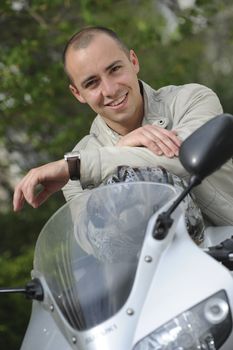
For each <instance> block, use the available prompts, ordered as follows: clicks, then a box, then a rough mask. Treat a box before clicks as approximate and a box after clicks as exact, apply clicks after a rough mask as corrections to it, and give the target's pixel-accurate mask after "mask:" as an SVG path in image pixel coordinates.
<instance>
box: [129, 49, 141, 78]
mask: <svg viewBox="0 0 233 350" xmlns="http://www.w3.org/2000/svg"><path fill="white" fill-rule="evenodd" d="M129 55H130V56H129V59H130V62H131V63H132V65H133V68H134V70H135V72H136V74H138V72H139V70H140V66H139V61H138V58H137V55H136V53H135V52H134V50H130V52H129Z"/></svg>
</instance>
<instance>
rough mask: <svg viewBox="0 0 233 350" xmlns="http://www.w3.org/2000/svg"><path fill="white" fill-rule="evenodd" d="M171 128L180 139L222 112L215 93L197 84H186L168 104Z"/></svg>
mask: <svg viewBox="0 0 233 350" xmlns="http://www.w3.org/2000/svg"><path fill="white" fill-rule="evenodd" d="M170 109H171V115H172V116H173V129H175V130H176V131H177V133H178V135H179V136H180V138H181V139H182V140H184V139H185V138H186V137H188V136H189V135H190V134H191V133H192V132H193V131H195V130H196V129H197V128H199V127H200V126H201V125H203V124H204V123H205V122H207V121H208V120H209V119H211V118H213V117H215V116H216V115H219V114H221V113H222V112H223V110H222V106H221V104H220V101H219V99H218V97H217V95H216V94H215V93H214V92H213V91H212V90H211V89H209V88H207V87H206V86H203V85H199V84H186V85H184V86H183V87H182V88H181V89H180V90H179V92H178V94H177V96H176V97H175V98H174V99H173V101H171V104H170Z"/></svg>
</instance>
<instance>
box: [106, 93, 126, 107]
mask: <svg viewBox="0 0 233 350" xmlns="http://www.w3.org/2000/svg"><path fill="white" fill-rule="evenodd" d="M125 97H126V95H124V96H121V97H120V98H118V99H117V100H116V101H114V102H112V103H109V106H112V107H115V106H118V105H119V104H121V103H122V102H123V101H124V99H125Z"/></svg>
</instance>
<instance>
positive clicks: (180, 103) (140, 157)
mask: <svg viewBox="0 0 233 350" xmlns="http://www.w3.org/2000/svg"><path fill="white" fill-rule="evenodd" d="M64 67H65V71H66V73H67V75H68V77H69V79H70V85H69V88H70V91H71V92H72V94H73V95H74V96H75V98H76V99H77V100H78V101H79V102H81V103H87V104H88V105H89V106H90V107H91V108H92V109H93V110H94V111H95V112H96V113H97V114H98V115H97V117H96V118H95V120H94V122H93V124H92V127H91V130H90V134H89V135H87V136H86V137H84V139H82V140H81V141H80V142H79V143H78V145H77V146H76V147H75V149H74V151H78V153H75V154H73V156H74V157H72V156H71V157H70V155H68V156H66V160H67V161H66V160H59V161H57V162H53V163H50V164H47V165H44V166H42V167H39V168H36V169H32V170H31V171H29V173H28V174H27V175H26V176H25V177H24V178H23V179H22V181H21V182H20V183H19V185H18V186H17V187H16V189H15V194H14V201H13V202H14V210H15V211H17V210H20V209H21V208H22V206H23V203H24V201H25V200H26V201H27V202H28V203H29V204H31V205H32V206H33V207H38V206H39V205H40V204H41V203H42V202H43V201H45V200H46V199H47V198H48V197H49V196H50V195H51V194H52V193H54V192H55V191H57V190H59V189H61V188H62V187H63V186H64V185H66V186H65V187H64V188H63V192H64V195H65V197H66V199H67V200H70V199H71V198H73V197H74V196H75V195H77V194H80V193H81V192H82V191H83V190H88V189H91V188H93V187H97V186H98V185H99V184H100V183H101V182H102V181H103V180H104V179H106V178H107V177H108V176H109V175H110V174H112V173H113V172H114V171H115V170H116V168H117V166H119V165H128V166H153V167H155V166H163V167H165V168H166V169H168V170H169V171H171V172H173V173H175V174H176V175H178V176H181V177H183V178H185V177H187V173H186V172H185V170H184V169H183V167H182V165H181V164H180V162H179V159H178V157H177V156H178V154H179V147H180V144H181V142H182V140H184V139H185V138H186V137H187V136H188V135H189V134H191V133H192V132H193V131H194V130H195V129H197V128H198V127H199V126H201V125H202V124H204V123H205V122H206V121H208V120H209V119H210V118H212V117H214V116H216V115H218V114H220V113H222V107H221V105H220V102H219V100H218V98H217V96H216V95H215V94H214V93H213V91H211V90H210V89H208V88H206V87H204V86H201V85H198V84H187V85H184V86H168V87H164V88H162V89H160V90H158V91H156V90H153V89H152V88H151V87H150V86H149V85H147V84H145V83H144V82H142V81H139V80H138V73H139V62H138V58H137V56H136V54H135V52H134V51H133V50H128V49H127V48H126V47H125V45H124V44H123V43H122V42H121V40H120V39H119V38H118V37H117V36H116V34H115V33H114V32H112V31H110V30H109V29H106V28H102V27H92V28H86V29H83V30H82V31H80V32H79V33H76V34H75V35H74V36H73V37H72V38H71V39H70V41H69V42H68V44H67V46H66V48H65V51H64ZM67 163H68V164H67ZM231 174H232V164H231V163H230V162H228V163H227V164H226V165H224V166H223V167H222V169H221V170H219V171H217V172H216V173H215V174H213V175H211V176H210V177H209V178H208V179H207V180H205V181H204V182H203V184H202V185H200V186H199V187H198V188H197V189H196V190H195V192H196V197H197V201H198V203H199V205H200V207H201V209H202V211H203V213H204V214H205V215H206V216H207V218H208V219H209V220H211V221H212V222H213V223H214V224H216V225H228V224H229V225H231V224H233V219H232V215H231V206H232V204H233V192H232V189H233V186H232V185H233V180H232V176H231ZM69 178H71V180H70V181H69V182H68V180H69ZM67 182H68V183H67ZM38 184H42V185H43V190H42V191H41V192H40V193H39V194H38V195H35V188H36V186H37V185H38Z"/></svg>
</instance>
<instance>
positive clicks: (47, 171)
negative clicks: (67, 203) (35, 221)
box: [13, 159, 69, 211]
mask: <svg viewBox="0 0 233 350" xmlns="http://www.w3.org/2000/svg"><path fill="white" fill-rule="evenodd" d="M68 180H69V170H68V166H67V163H66V161H65V160H63V159H62V160H58V161H56V162H52V163H48V164H46V165H43V166H40V167H38V168H35V169H32V170H30V171H29V172H28V173H27V175H26V176H25V177H24V178H23V179H22V180H21V181H20V183H19V184H18V185H17V186H16V188H15V193H14V198H13V207H14V211H19V210H21V209H22V207H23V205H24V202H25V201H27V202H28V203H29V204H30V205H31V206H32V207H34V208H37V207H39V206H40V205H41V204H42V203H43V202H44V201H46V199H47V198H48V197H49V196H51V194H53V193H55V192H57V191H59V190H60V189H61V188H62V187H63V186H64V185H65V184H66V183H67V182H68ZM38 185H41V187H42V189H41V190H40V191H39V192H38V188H37V187H38Z"/></svg>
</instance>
